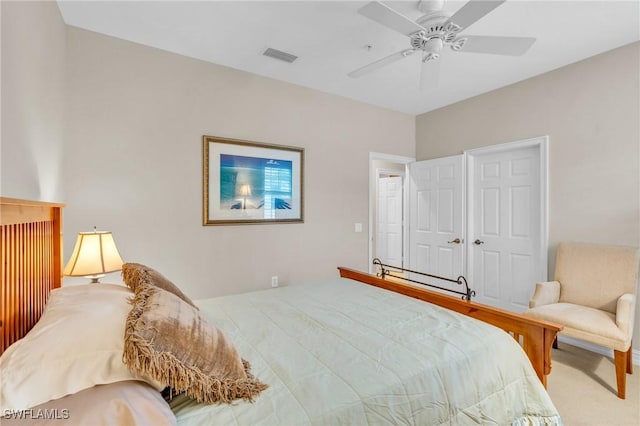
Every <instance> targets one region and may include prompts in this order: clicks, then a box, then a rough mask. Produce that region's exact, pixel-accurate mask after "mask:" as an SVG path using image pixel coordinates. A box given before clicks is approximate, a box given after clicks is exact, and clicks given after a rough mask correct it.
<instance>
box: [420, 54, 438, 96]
mask: <svg viewBox="0 0 640 426" xmlns="http://www.w3.org/2000/svg"><path fill="white" fill-rule="evenodd" d="M439 84H440V61H439V60H435V61H426V62H424V61H423V62H422V65H421V68H420V90H430V89H434V88H436V87H437V86H438V85H439Z"/></svg>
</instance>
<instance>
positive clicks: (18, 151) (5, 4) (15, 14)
mask: <svg viewBox="0 0 640 426" xmlns="http://www.w3.org/2000/svg"><path fill="white" fill-rule="evenodd" d="M0 7H1V11H2V126H1V127H2V135H1V139H0V163H1V164H0V170H1V173H0V176H1V177H0V194H1V195H2V196H5V197H13V198H27V199H33V200H43V201H61V200H62V197H63V187H62V182H61V164H62V151H63V143H64V139H63V128H62V124H63V115H64V97H65V88H64V80H65V77H64V72H65V50H66V37H65V35H66V27H65V25H64V22H63V20H62V17H61V16H60V11H59V10H58V6H57V4H56V3H55V2H54V1H44V2H14V1H2V2H0Z"/></svg>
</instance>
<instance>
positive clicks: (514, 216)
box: [467, 144, 547, 312]
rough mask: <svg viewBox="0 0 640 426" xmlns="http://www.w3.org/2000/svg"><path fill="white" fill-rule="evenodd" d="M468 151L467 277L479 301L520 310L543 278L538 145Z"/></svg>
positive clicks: (543, 208) (543, 229)
mask: <svg viewBox="0 0 640 426" xmlns="http://www.w3.org/2000/svg"><path fill="white" fill-rule="evenodd" d="M509 145H510V147H509V146H507V147H508V149H505V148H504V147H503V148H501V146H497V147H490V148H487V149H484V150H483V149H478V150H472V151H468V152H467V155H468V157H467V163H468V176H469V185H468V193H469V200H468V205H469V219H468V221H469V222H468V225H469V228H468V237H469V239H468V245H467V246H468V259H469V264H468V271H469V272H468V277H467V279H468V281H469V284H470V286H471V287H472V289H473V290H475V291H476V299H475V300H477V301H478V302H480V303H485V304H489V305H493V306H497V307H500V308H503V309H508V310H511V311H517V312H522V311H523V310H525V309H526V308H527V306H528V303H529V299H530V298H531V295H532V294H533V289H534V287H535V283H536V282H537V281H545V280H546V278H547V265H546V262H547V260H546V250H547V247H546V237H545V235H546V234H544V232H546V224H545V222H544V218H545V212H546V201H545V198H544V197H543V195H544V194H543V193H542V192H541V191H542V189H543V188H542V182H543V180H542V179H541V167H540V162H541V155H540V152H541V151H540V150H541V149H542V148H541V145H539V144H536V145H533V146H532V145H529V146H524V147H521V146H518V145H513V144H509Z"/></svg>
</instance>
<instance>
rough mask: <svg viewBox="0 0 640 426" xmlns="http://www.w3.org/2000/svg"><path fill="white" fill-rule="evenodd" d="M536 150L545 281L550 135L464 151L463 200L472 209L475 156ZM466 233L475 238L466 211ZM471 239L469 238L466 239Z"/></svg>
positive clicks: (469, 259)
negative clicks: (538, 167)
mask: <svg viewBox="0 0 640 426" xmlns="http://www.w3.org/2000/svg"><path fill="white" fill-rule="evenodd" d="M530 147H536V148H538V156H539V158H538V159H539V163H540V182H539V183H540V206H541V209H540V210H541V211H540V235H539V237H540V253H539V255H540V260H541V261H540V264H541V265H540V266H541V268H542V270H541V271H539V272H540V275H541V276H542V277H543V278H544V280H545V281H546V280H548V277H549V260H548V252H549V136H538V137H534V138H530V139H523V140H519V141H515V142H508V143H503V144H498V145H491V146H487V147H482V148H474V149H469V150H466V151H464V155H465V157H466V169H467V177H466V179H467V181H466V185H465V192H466V194H465V200H466V204H467V206H472V205H473V204H472V201H473V200H472V196H473V193H474V186H473V185H474V181H473V167H474V163H475V157H476V156H480V155H485V154H495V153H499V152H504V151H511V150H517V149H523V148H530ZM466 222H467V223H466V228H467V229H466V231H465V234H466V235H467V236H471V235H474V234H473V223H472V222H473V221H472V220H469V212H467V221H466ZM469 238H471V237H469ZM471 244H472V243H471V241H468V244H467V247H466V249H467V256H466V258H467V264H466V266H467V271H466V273H467V274H468V273H469V271H470V269H469V268H471V266H472V265H471V264H470V263H469V262H470V261H471V259H472V256H473V253H472V250H473V247H472V246H471Z"/></svg>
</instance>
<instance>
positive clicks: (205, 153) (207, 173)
mask: <svg viewBox="0 0 640 426" xmlns="http://www.w3.org/2000/svg"><path fill="white" fill-rule="evenodd" d="M202 158H203V196H202V199H203V203H202V205H203V225H244V224H265V223H299V222H304V148H297V147H292V146H283V145H273V144H267V143H261V142H251V141H245V140H239V139H230V138H223V137H218V136H207V135H205V136H203V137H202Z"/></svg>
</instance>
